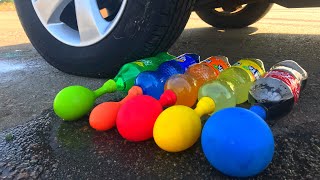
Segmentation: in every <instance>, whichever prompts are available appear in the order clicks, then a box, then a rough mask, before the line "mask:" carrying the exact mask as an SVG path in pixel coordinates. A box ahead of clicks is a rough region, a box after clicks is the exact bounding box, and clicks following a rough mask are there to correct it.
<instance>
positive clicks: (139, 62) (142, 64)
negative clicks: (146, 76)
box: [132, 60, 145, 67]
mask: <svg viewBox="0 0 320 180" xmlns="http://www.w3.org/2000/svg"><path fill="white" fill-rule="evenodd" d="M132 63H133V64H136V65H138V66H140V67H144V66H145V63H144V62H143V61H141V60H140V61H135V62H132Z"/></svg>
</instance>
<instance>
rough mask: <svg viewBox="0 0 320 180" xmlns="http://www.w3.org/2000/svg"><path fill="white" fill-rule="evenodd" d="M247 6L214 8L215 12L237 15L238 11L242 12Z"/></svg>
mask: <svg viewBox="0 0 320 180" xmlns="http://www.w3.org/2000/svg"><path fill="white" fill-rule="evenodd" d="M246 7H247V5H246V4H243V5H239V6H236V7H231V8H224V7H221V8H215V9H213V11H214V13H219V14H223V15H225V16H231V15H235V14H237V13H240V12H241V11H242V10H244V9H245V8H246Z"/></svg>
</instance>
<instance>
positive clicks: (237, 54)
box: [0, 6, 320, 179]
mask: <svg viewBox="0 0 320 180" xmlns="http://www.w3.org/2000/svg"><path fill="white" fill-rule="evenodd" d="M319 19H320V8H311V9H285V8H282V7H279V6H275V7H274V8H273V9H272V11H271V12H270V13H269V14H268V15H267V16H266V17H265V18H263V19H262V20H261V21H259V22H258V23H256V24H254V25H252V26H250V27H248V28H244V29H239V30H225V31H224V30H218V29H215V28H212V27H210V26H208V25H207V24H205V23H204V22H202V21H201V20H200V19H199V18H198V17H197V16H196V15H195V14H192V16H191V18H190V21H189V23H188V25H187V27H186V29H185V31H184V32H183V34H182V35H181V37H180V38H179V40H178V41H177V42H176V43H175V44H174V45H173V47H172V48H171V49H170V52H171V53H172V54H174V55H179V54H182V53H185V52H195V53H198V54H199V55H201V56H202V57H203V58H206V57H208V56H211V55H218V54H221V55H225V56H228V57H229V58H230V60H231V62H232V63H233V62H236V60H237V59H239V58H242V57H255V58H260V59H262V60H263V61H264V62H265V66H266V67H267V68H269V67H271V66H272V64H275V63H276V62H278V61H281V60H285V59H293V60H296V61H297V62H298V63H300V65H301V66H302V67H304V68H305V69H306V70H307V72H308V73H309V81H308V85H307V88H306V89H305V90H304V91H303V92H302V94H301V98H300V101H299V103H298V104H297V106H296V107H295V109H294V111H293V112H292V113H290V114H289V115H288V116H287V117H284V118H282V119H280V120H277V121H275V122H270V126H271V127H272V131H273V133H274V136H275V141H276V153H275V156H274V159H273V162H272V164H271V165H270V166H269V167H268V169H266V170H265V171H264V172H263V173H262V174H260V175H259V176H258V177H256V178H257V179H270V178H272V179H284V178H286V179H319V178H320V173H319V172H320V142H319V139H320V132H319V129H320V122H319V119H320V115H319V114H320V110H319V97H320V95H319V90H320V63H319V61H320V48H319V47H320V30H319V29H320V20H319ZM104 81H105V80H103V79H91V78H83V77H76V76H72V75H68V74H65V73H62V72H60V71H58V70H56V69H54V68H53V67H51V66H50V65H48V64H47V63H46V62H45V61H44V60H43V59H42V57H41V56H40V55H39V54H38V53H37V52H36V51H35V49H34V48H33V47H32V45H31V44H30V43H29V41H28V39H27V37H26V36H25V34H24V32H23V30H22V28H21V26H20V24H19V21H18V18H17V16H16V13H15V12H0V179H1V178H9V179H10V178H14V177H16V178H19V177H20V178H28V177H33V178H37V177H41V178H65V177H67V178H73V179H78V178H82V179H86V178H89V179H92V178H98V177H100V178H101V177H108V178H128V177H131V178H138V177H140V178H151V177H158V178H179V179H180V178H210V177H211V178H212V177H219V178H225V176H223V175H222V174H220V173H219V172H217V171H216V170H214V169H213V168H212V167H211V166H210V165H209V163H208V162H207V161H206V159H205V158H204V156H203V154H202V150H201V147H200V145H199V143H198V144H197V145H195V146H194V147H193V148H191V149H190V150H187V151H186V152H182V153H177V154H170V153H166V152H164V151H162V150H160V149H159V148H157V147H156V145H155V143H154V142H153V141H147V142H143V143H139V144H134V143H130V142H127V141H124V140H123V139H122V138H121V137H120V136H119V135H118V133H117V132H116V130H112V131H109V132H104V133H98V132H95V131H93V130H92V129H90V127H89V126H88V123H87V118H84V119H83V120H81V121H79V122H76V123H64V122H62V121H61V120H60V119H59V118H57V117H56V116H55V115H54V113H53V112H52V100H53V98H54V96H55V94H56V93H57V92H59V90H60V89H62V88H63V87H65V86H69V85H75V84H79V85H83V86H87V87H89V88H92V89H94V88H97V87H99V86H100V85H101V84H102V83H103V82H104ZM122 97H123V94H121V93H116V94H113V95H109V96H108V95H107V96H104V97H103V98H101V99H100V100H99V102H102V101H110V100H113V101H116V100H120V99H121V98H122Z"/></svg>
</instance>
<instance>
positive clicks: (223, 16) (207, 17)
mask: <svg viewBox="0 0 320 180" xmlns="http://www.w3.org/2000/svg"><path fill="white" fill-rule="evenodd" d="M272 5H273V4H271V3H269V2H258V3H252V4H247V5H246V6H245V7H244V8H243V9H242V10H240V11H238V12H236V13H230V14H227V13H222V12H218V11H216V10H214V9H212V8H205V7H203V8H201V9H199V10H197V11H196V13H197V14H198V16H199V17H200V18H201V19H202V20H203V21H204V22H206V23H207V24H209V25H211V26H213V27H216V28H221V29H225V28H244V27H247V26H249V25H251V24H253V23H255V22H257V21H259V20H260V19H261V18H262V17H264V16H265V15H266V14H267V13H268V12H269V10H270V9H271V7H272Z"/></svg>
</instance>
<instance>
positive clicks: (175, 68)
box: [135, 53, 200, 99]
mask: <svg viewBox="0 0 320 180" xmlns="http://www.w3.org/2000/svg"><path fill="white" fill-rule="evenodd" d="M199 61H200V56H198V55H196V54H188V53H187V54H183V55H181V56H179V57H177V58H176V59H175V60H171V61H167V62H164V63H162V64H161V65H160V66H159V68H158V69H157V70H156V71H146V72H143V73H140V74H139V75H138V77H137V78H136V81H135V85H136V86H139V87H141V88H142V90H143V94H144V95H149V96H152V97H154V98H156V99H159V98H160V96H161V94H162V93H163V92H164V84H165V82H166V81H167V80H168V79H169V78H170V77H171V76H173V75H175V74H183V73H185V71H186V70H187V69H188V67H189V66H191V65H193V64H195V63H199Z"/></svg>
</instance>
